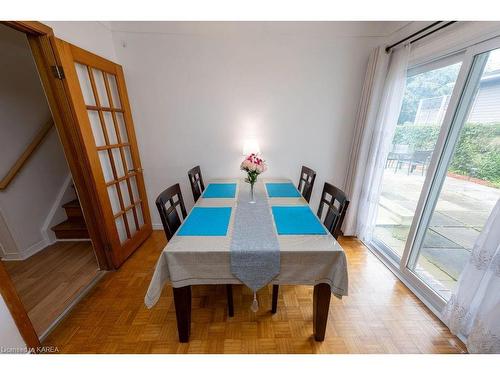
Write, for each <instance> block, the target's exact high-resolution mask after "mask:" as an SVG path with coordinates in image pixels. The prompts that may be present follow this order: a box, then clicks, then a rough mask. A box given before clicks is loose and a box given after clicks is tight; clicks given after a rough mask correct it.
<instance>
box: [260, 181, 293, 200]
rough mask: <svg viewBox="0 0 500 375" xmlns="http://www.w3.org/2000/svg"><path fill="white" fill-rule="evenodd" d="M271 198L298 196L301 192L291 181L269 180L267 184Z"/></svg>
mask: <svg viewBox="0 0 500 375" xmlns="http://www.w3.org/2000/svg"><path fill="white" fill-rule="evenodd" d="M266 189H267V195H268V196H269V198H298V197H300V193H299V191H298V190H297V188H296V187H295V185H293V184H292V183H290V182H269V183H267V184H266Z"/></svg>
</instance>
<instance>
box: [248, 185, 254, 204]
mask: <svg viewBox="0 0 500 375" xmlns="http://www.w3.org/2000/svg"><path fill="white" fill-rule="evenodd" d="M254 184H255V183H251V184H250V202H248V203H252V204H253V203H255V195H254V191H253V185H254Z"/></svg>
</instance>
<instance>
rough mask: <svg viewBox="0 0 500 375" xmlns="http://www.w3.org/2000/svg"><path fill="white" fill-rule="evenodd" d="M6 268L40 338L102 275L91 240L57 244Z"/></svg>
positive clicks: (14, 262)
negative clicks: (97, 276) (78, 296)
mask: <svg viewBox="0 0 500 375" xmlns="http://www.w3.org/2000/svg"><path fill="white" fill-rule="evenodd" d="M4 265H5V268H6V269H7V272H8V273H9V276H10V277H11V279H12V282H13V283H14V286H15V288H16V291H17V293H18V295H19V298H20V299H21V301H22V303H23V305H24V307H25V308H26V310H27V311H28V316H29V317H30V320H31V322H32V323H33V326H34V328H35V331H36V332H37V334H38V335H39V336H40V335H41V334H43V333H44V332H45V330H47V328H49V326H50V325H51V324H52V323H53V322H54V321H55V320H56V318H57V317H59V315H60V314H61V313H62V312H63V311H64V310H65V309H66V308H67V307H68V306H69V305H70V304H71V302H73V300H74V298H76V296H77V295H78V293H80V292H81V291H82V290H83V289H84V288H85V287H86V286H87V285H89V284H90V282H91V281H92V280H93V279H94V277H96V275H97V273H98V272H100V271H99V266H98V265H97V260H96V258H95V255H94V249H93V248H92V243H91V242H90V241H61V242H56V243H54V244H52V245H50V246H47V247H46V248H45V249H43V250H42V251H40V252H38V253H36V254H35V255H33V256H31V257H29V258H28V259H26V260H22V261H8V262H4Z"/></svg>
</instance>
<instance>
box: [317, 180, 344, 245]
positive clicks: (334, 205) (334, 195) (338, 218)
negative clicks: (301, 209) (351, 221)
mask: <svg viewBox="0 0 500 375" xmlns="http://www.w3.org/2000/svg"><path fill="white" fill-rule="evenodd" d="M325 205H326V207H327V211H326V214H325V219H324V220H323V224H324V225H325V227H326V228H327V229H328V230H329V231H330V233H331V234H332V236H333V237H334V238H335V239H337V237H338V236H339V235H340V233H341V228H342V223H343V222H344V217H345V214H346V212H347V207H348V206H349V200H348V199H347V196H346V195H345V193H344V192H343V191H342V190H340V189H339V188H336V187H335V186H333V185H331V184H329V183H328V182H325V186H324V187H323V193H321V200H320V202H319V207H318V217H319V219H320V220H321V216H322V214H323V207H324V206H325Z"/></svg>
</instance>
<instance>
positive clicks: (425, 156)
mask: <svg viewBox="0 0 500 375" xmlns="http://www.w3.org/2000/svg"><path fill="white" fill-rule="evenodd" d="M431 155H432V151H415V152H414V153H413V155H412V160H413V161H416V162H419V163H427V162H428V161H429V159H430V158H431Z"/></svg>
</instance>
